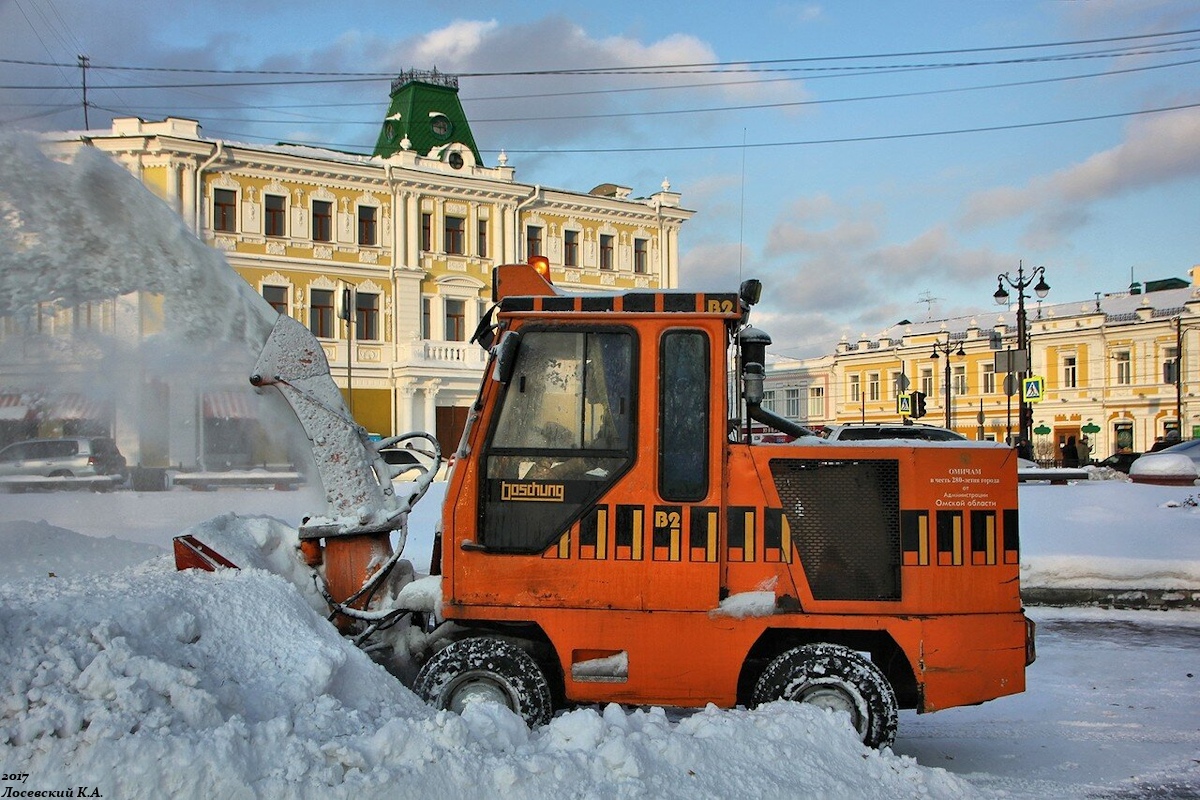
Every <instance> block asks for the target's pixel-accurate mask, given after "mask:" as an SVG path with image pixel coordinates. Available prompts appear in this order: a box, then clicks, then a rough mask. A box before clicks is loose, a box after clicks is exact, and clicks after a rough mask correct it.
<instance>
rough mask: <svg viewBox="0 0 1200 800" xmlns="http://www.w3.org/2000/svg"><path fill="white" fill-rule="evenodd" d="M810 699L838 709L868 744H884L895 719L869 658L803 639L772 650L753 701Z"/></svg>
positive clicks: (886, 688)
mask: <svg viewBox="0 0 1200 800" xmlns="http://www.w3.org/2000/svg"><path fill="white" fill-rule="evenodd" d="M773 700H795V701H796V702H799V703H812V704H813V705H815V706H818V707H820V708H827V709H830V710H832V711H844V712H846V713H847V714H848V715H849V717H850V723H851V725H853V726H854V729H855V730H856V731H857V732H858V738H859V739H860V740H861V741H862V743H863V744H865V745H867V746H868V747H880V748H881V747H887V746H889V745H891V743H892V742H893V741H894V740H895V738H896V728H897V726H898V724H899V714H898V712H897V703H896V694H895V692H894V691H892V687H891V684H889V683H888V681H887V678H885V677H884V675H883V673H882V672H880V671H879V668H878V667H876V666H875V665H874V664H872V663H871V661H870V660H869V659H867V658H865V657H864V656H862V655H860V654H859V653H857V652H855V651H854V650H851V649H850V648H848V647H842V646H841V645H835V644H826V643H820V644H806V645H803V646H801V647H795V648H792V649H791V650H788V651H787V652H785V653H782V654H781V655H779V656H777V657H776V658H775V659H774V660H773V661H771V663H770V664H768V665H767V668H766V669H765V670H763V674H762V676H761V677H760V678H759V679H758V683H757V684H756V685H755V687H754V704H755V705H760V704H762V703H769V702H771V701H773Z"/></svg>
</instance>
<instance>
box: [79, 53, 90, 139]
mask: <svg viewBox="0 0 1200 800" xmlns="http://www.w3.org/2000/svg"><path fill="white" fill-rule="evenodd" d="M75 59H76V61H77V62H78V63H79V71H80V72H81V73H83V129H84V130H85V131H86V130H91V126H90V125H88V112H87V109H88V101H87V71H88V67H90V66H91V65H92V60H91V59H90V58H88V57H87V56H84V55H79V56H75Z"/></svg>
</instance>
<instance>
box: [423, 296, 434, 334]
mask: <svg viewBox="0 0 1200 800" xmlns="http://www.w3.org/2000/svg"><path fill="white" fill-rule="evenodd" d="M432 306H433V303H432V302H431V301H430V299H429V298H428V297H422V298H421V338H422V339H429V336H430V325H431V324H432V319H433V315H432V313H431V308H432Z"/></svg>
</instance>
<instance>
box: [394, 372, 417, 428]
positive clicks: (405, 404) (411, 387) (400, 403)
mask: <svg viewBox="0 0 1200 800" xmlns="http://www.w3.org/2000/svg"><path fill="white" fill-rule="evenodd" d="M416 393H417V387H416V382H415V381H414V380H413V379H412V378H400V379H399V380H398V381H396V405H395V409H396V420H395V424H394V425H393V426H392V428H393V430H395V432H396V434H397V435H399V434H401V433H408V432H409V431H411V430H413V427H414V426H413V395H414V394H416Z"/></svg>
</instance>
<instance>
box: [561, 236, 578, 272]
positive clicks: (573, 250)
mask: <svg viewBox="0 0 1200 800" xmlns="http://www.w3.org/2000/svg"><path fill="white" fill-rule="evenodd" d="M563 264H564V265H565V266H568V267H578V266H579V231H563Z"/></svg>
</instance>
